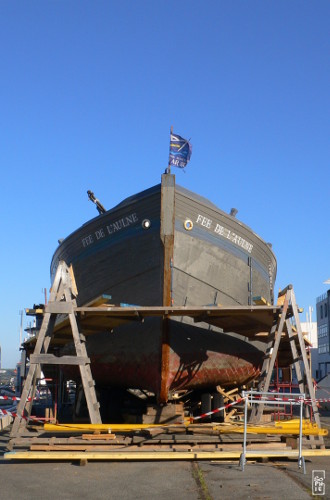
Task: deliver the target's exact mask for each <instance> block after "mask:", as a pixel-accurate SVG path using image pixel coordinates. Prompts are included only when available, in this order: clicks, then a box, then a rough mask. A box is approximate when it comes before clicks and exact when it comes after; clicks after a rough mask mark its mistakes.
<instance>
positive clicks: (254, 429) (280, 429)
mask: <svg viewBox="0 0 330 500" xmlns="http://www.w3.org/2000/svg"><path fill="white" fill-rule="evenodd" d="M171 428H176V429H177V428H182V429H185V428H190V426H189V425H184V424H177V425H175V424H172V425H169V426H166V425H162V424H44V430H45V431H48V432H95V431H98V432H108V433H110V432H115V431H117V432H131V431H139V430H147V429H159V430H161V429H171ZM200 428H202V427H201V426H199V427H193V426H191V429H192V430H196V431H197V432H198V430H199V429H200ZM205 429H210V430H213V431H218V432H219V433H220V434H232V433H239V434H242V433H243V432H244V427H243V425H236V426H235V425H224V426H221V425H215V426H213V427H212V426H211V427H209V426H207V427H205ZM247 432H248V433H249V434H275V435H279V434H296V435H298V434H299V421H298V423H297V422H292V423H291V424H289V423H288V424H285V425H282V426H279V425H278V426H277V425H276V426H252V425H248V427H247ZM302 433H303V435H304V436H311V435H313V436H327V435H328V430H327V429H320V428H319V427H317V426H316V425H312V424H309V425H308V424H306V423H305V424H304V425H303V428H302Z"/></svg>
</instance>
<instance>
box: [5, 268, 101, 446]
mask: <svg viewBox="0 0 330 500" xmlns="http://www.w3.org/2000/svg"><path fill="white" fill-rule="evenodd" d="M76 296H77V289H76V284H75V279H74V275H73V272H72V268H71V267H68V266H67V265H66V263H65V262H63V261H62V262H60V264H59V266H58V268H57V272H56V276H55V280H54V283H53V287H52V289H51V293H50V297H49V302H48V304H47V305H46V306H45V311H44V316H43V321H42V324H41V328H40V331H39V334H38V337H37V341H36V344H35V348H34V352H33V354H31V356H30V367H29V371H28V374H27V377H26V380H25V383H24V386H23V390H22V395H21V399H20V402H19V404H18V407H17V413H16V417H15V420H14V423H13V426H12V430H11V434H10V436H11V437H12V438H14V437H16V436H17V435H18V434H19V433H20V432H21V431H22V430H23V429H24V428H25V427H26V424H27V421H28V420H29V418H30V416H31V411H32V404H33V399H34V397H35V394H36V384H37V379H38V378H39V377H40V372H41V365H76V366H77V365H78V366H79V369H80V375H81V381H82V386H83V388H84V392H85V397H86V402H87V407H88V411H89V417H90V421H91V423H92V424H99V423H101V417H100V412H99V403H98V402H97V398H96V393H95V384H94V381H93V377H92V372H91V368H90V359H89V358H88V356H87V351H86V346H85V341H86V339H85V336H84V335H83V334H82V333H80V332H79V326H78V318H77V315H76V306H77V303H76ZM63 314H65V315H67V316H68V318H69V321H70V327H71V328H70V332H71V334H72V339H73V344H74V347H75V351H76V355H75V356H60V357H59V356H55V355H54V354H49V353H48V348H49V345H50V343H51V340H52V337H53V331H54V326H55V322H56V319H57V317H58V316H59V315H63Z"/></svg>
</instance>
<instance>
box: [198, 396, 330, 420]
mask: <svg viewBox="0 0 330 500" xmlns="http://www.w3.org/2000/svg"><path fill="white" fill-rule="evenodd" d="M255 397H256V396H254V398H255ZM246 398H249V396H246ZM258 399H260V400H262V399H264V402H265V403H267V401H279V402H281V401H283V402H289V403H290V402H297V401H299V398H280V397H279V398H269V397H267V398H265V397H264V396H260V397H258ZM244 400H245V398H239V399H237V400H236V401H234V402H233V403H228V404H226V405H225V406H221V407H220V408H216V409H215V410H212V411H208V412H207V413H203V414H202V415H198V417H190V421H191V422H192V421H194V420H201V419H202V418H205V417H209V416H210V415H214V414H215V413H218V412H219V411H222V410H225V409H226V408H229V407H230V406H234V405H237V404H238V403H241V402H242V401H244ZM303 402H304V403H306V404H308V405H310V404H311V403H312V402H315V403H329V402H330V398H328V399H303Z"/></svg>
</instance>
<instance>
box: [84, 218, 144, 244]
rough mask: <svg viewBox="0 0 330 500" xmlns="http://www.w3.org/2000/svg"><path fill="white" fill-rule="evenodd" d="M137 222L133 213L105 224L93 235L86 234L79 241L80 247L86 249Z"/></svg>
mask: <svg viewBox="0 0 330 500" xmlns="http://www.w3.org/2000/svg"><path fill="white" fill-rule="evenodd" d="M138 220H139V219H138V216H137V215H136V213H135V212H134V213H132V214H130V215H127V216H126V217H122V218H121V219H118V220H116V221H114V222H111V223H110V224H107V225H106V226H105V227H100V228H99V229H97V230H96V231H94V233H91V234H88V235H86V236H84V238H82V239H81V243H82V246H83V247H88V246H90V245H92V244H93V243H95V242H96V241H98V240H101V239H103V238H106V237H107V236H109V235H112V234H114V233H116V232H118V231H121V230H122V229H125V228H126V227H128V226H131V225H132V224H135V222H137V221H138Z"/></svg>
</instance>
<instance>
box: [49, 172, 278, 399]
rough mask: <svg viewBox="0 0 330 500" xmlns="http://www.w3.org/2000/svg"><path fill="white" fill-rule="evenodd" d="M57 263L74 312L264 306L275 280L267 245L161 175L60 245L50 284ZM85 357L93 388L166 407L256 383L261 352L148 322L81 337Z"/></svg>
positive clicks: (202, 328) (211, 334)
mask: <svg viewBox="0 0 330 500" xmlns="http://www.w3.org/2000/svg"><path fill="white" fill-rule="evenodd" d="M146 221H147V224H146ZM60 260H64V261H66V262H67V264H69V265H70V264H72V266H73V270H74V274H75V279H76V283H77V288H78V297H77V302H78V305H86V304H88V303H92V302H93V300H95V298H96V297H98V296H100V295H102V294H107V295H111V301H112V303H114V304H116V305H118V304H122V303H126V304H135V305H141V306H157V305H165V306H171V305H174V306H184V305H186V306H188V305H194V306H196V305H197V306H198V305H200V306H203V305H207V304H221V305H224V306H225V305H239V304H240V305H247V304H252V303H253V297H254V296H262V297H264V298H265V299H266V300H267V301H268V302H272V299H273V284H274V281H275V276H276V260H275V257H274V254H273V252H272V250H271V249H270V247H269V245H267V244H266V243H265V242H264V241H263V240H261V238H259V237H258V236H257V235H256V234H255V233H254V232H253V231H252V230H251V229H249V228H248V227H247V226H245V225H244V224H242V223H241V222H239V221H238V220H237V219H236V218H234V217H232V216H230V215H228V214H226V213H225V212H223V211H221V210H220V209H218V208H217V207H216V206H215V205H213V204H211V203H210V202H208V201H207V200H205V199H202V198H201V197H199V196H198V195H195V194H193V193H191V192H189V191H187V190H185V189H183V188H180V187H176V186H175V181H174V176H170V175H166V176H163V179H162V184H161V185H159V186H155V187H154V188H151V189H149V190H147V191H145V192H143V193H141V194H140V195H137V196H135V197H132V198H129V199H127V200H125V201H124V202H123V203H121V204H120V205H118V206H117V207H115V208H114V209H112V210H109V211H108V212H106V213H105V214H103V215H101V216H99V217H97V218H95V219H93V220H92V221H90V222H89V223H87V224H85V225H84V226H82V228H80V229H78V230H77V231H75V232H74V233H73V234H72V235H70V236H69V237H68V238H67V239H66V240H64V241H63V242H62V244H61V245H60V246H59V248H58V249H57V251H56V252H55V254H54V257H53V261H52V266H51V272H52V276H54V274H55V271H56V268H57V265H58V263H59V261H60ZM71 351H72V345H67V346H65V347H64V348H63V353H65V352H71ZM87 351H88V354H89V356H90V358H91V362H92V372H93V376H94V379H95V381H96V384H97V385H98V386H102V387H119V388H137V389H143V390H148V391H151V392H153V393H155V394H156V395H157V398H158V401H160V402H166V401H167V400H168V399H169V398H170V397H171V395H172V394H173V393H174V392H175V391H179V390H204V389H205V390H207V389H208V388H209V389H210V388H214V387H215V386H217V385H221V386H223V387H232V386H240V385H243V384H246V383H248V382H249V381H251V380H253V379H254V378H255V377H256V376H257V375H258V374H259V371H260V364H261V360H262V356H263V354H264V347H263V345H262V344H261V343H259V342H251V341H248V340H247V339H245V338H243V337H240V336H239V335H237V334H235V332H232V333H222V331H221V330H220V329H219V328H215V327H210V326H209V325H207V324H203V323H202V324H198V326H196V324H194V323H193V322H192V320H189V319H188V318H181V319H180V320H179V321H178V320H168V319H162V318H152V319H151V318H148V319H146V320H145V321H144V323H142V324H137V323H130V324H127V325H122V326H120V327H117V328H115V329H114V331H113V332H112V333H111V332H107V331H100V332H99V333H97V334H95V335H92V336H90V337H89V338H88V340H87ZM66 370H67V377H70V378H77V377H78V373H77V371H75V370H74V369H73V368H71V369H69V368H66ZM70 370H71V371H70Z"/></svg>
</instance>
